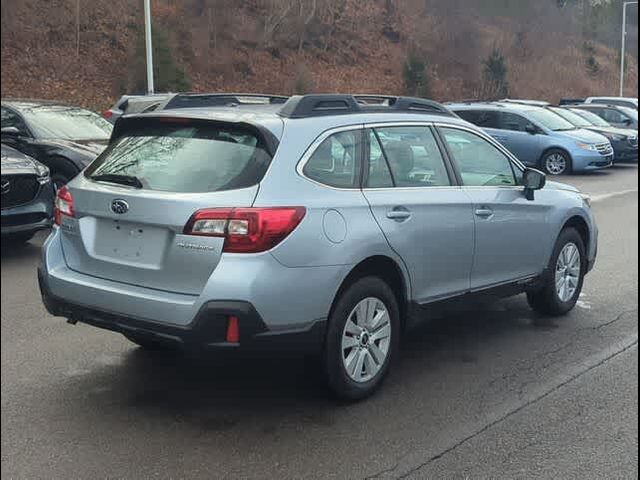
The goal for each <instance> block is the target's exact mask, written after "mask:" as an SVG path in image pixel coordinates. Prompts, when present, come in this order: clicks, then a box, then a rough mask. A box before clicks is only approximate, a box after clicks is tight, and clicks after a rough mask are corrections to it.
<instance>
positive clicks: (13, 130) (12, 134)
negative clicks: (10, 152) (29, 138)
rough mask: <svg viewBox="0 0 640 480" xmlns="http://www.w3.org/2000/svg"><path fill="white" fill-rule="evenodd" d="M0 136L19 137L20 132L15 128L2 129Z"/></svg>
mask: <svg viewBox="0 0 640 480" xmlns="http://www.w3.org/2000/svg"><path fill="white" fill-rule="evenodd" d="M0 134H2V136H3V137H4V136H7V137H19V136H20V130H18V129H17V128H16V127H3V128H2V130H0Z"/></svg>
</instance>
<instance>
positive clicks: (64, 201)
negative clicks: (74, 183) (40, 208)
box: [53, 185, 74, 225]
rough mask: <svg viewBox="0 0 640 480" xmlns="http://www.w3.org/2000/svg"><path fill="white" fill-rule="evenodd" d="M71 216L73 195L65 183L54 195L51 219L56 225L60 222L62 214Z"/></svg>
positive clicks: (72, 213)
mask: <svg viewBox="0 0 640 480" xmlns="http://www.w3.org/2000/svg"><path fill="white" fill-rule="evenodd" d="M63 215H66V216H67V217H73V215H74V212H73V196H72V195H71V192H70V191H69V188H68V187H67V186H66V185H65V186H64V187H62V188H61V189H60V190H58V193H57V195H56V203H55V205H54V208H53V219H54V222H55V224H56V225H60V224H61V223H62V216H63Z"/></svg>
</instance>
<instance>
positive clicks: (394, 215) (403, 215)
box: [387, 207, 411, 222]
mask: <svg viewBox="0 0 640 480" xmlns="http://www.w3.org/2000/svg"><path fill="white" fill-rule="evenodd" d="M410 217H411V212H410V211H409V210H407V209H406V208H401V207H399V208H394V209H393V210H389V211H388V212H387V218H388V219H389V220H395V221H396V222H402V221H404V220H408V219H409V218H410Z"/></svg>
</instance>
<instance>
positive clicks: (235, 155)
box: [86, 122, 271, 193]
mask: <svg viewBox="0 0 640 480" xmlns="http://www.w3.org/2000/svg"><path fill="white" fill-rule="evenodd" d="M270 162H271V155H269V153H268V151H267V149H266V148H265V145H264V142H263V138H262V137H261V136H260V135H259V134H258V132H257V131H253V130H252V129H249V128H243V127H237V126H235V125H229V124H218V123H210V122H195V123H161V122H157V123H156V122H154V123H153V124H149V123H148V122H145V123H144V124H140V125H134V126H133V128H131V129H130V130H128V131H125V132H124V134H123V135H122V136H121V137H119V138H117V139H116V140H115V141H113V142H112V144H111V145H110V146H109V148H108V149H107V150H106V151H105V152H104V153H103V154H102V155H101V156H100V157H98V159H97V160H96V161H95V162H94V163H93V164H92V165H91V166H90V167H89V169H88V170H87V172H86V176H87V177H88V178H91V177H96V176H103V175H107V176H108V175H118V176H126V177H135V178H136V179H138V180H139V181H140V183H141V184H142V185H143V188H145V189H148V190H158V191H165V192H178V193H208V192H218V191H225V190H236V189H241V188H247V187H251V186H253V185H256V184H258V183H259V182H260V181H261V180H262V178H263V177H264V175H265V173H266V171H267V168H268V167H269V164H270Z"/></svg>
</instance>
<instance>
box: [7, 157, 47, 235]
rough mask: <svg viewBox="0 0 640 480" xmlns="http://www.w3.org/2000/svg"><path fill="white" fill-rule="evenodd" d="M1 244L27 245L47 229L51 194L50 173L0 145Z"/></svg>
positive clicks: (31, 159)
mask: <svg viewBox="0 0 640 480" xmlns="http://www.w3.org/2000/svg"><path fill="white" fill-rule="evenodd" d="M0 195H1V198H2V210H1V212H2V240H11V241H14V242H21V243H24V242H28V241H29V240H30V239H31V238H32V237H33V235H35V233H36V232H37V231H39V230H43V229H46V228H49V227H50V226H51V223H52V217H53V199H54V191H53V186H52V183H51V178H50V176H49V169H48V168H47V167H46V166H44V165H43V164H41V163H40V162H38V161H37V160H34V159H33V158H30V157H27V156H26V155H23V154H22V153H20V152H18V151H17V150H14V149H13V148H11V147H8V146H6V145H2V179H1V180H0Z"/></svg>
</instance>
